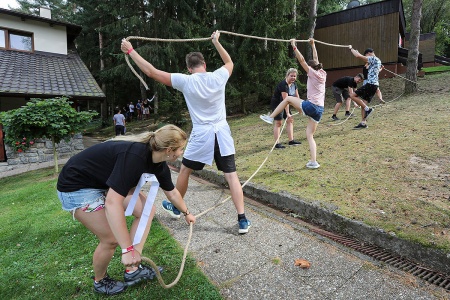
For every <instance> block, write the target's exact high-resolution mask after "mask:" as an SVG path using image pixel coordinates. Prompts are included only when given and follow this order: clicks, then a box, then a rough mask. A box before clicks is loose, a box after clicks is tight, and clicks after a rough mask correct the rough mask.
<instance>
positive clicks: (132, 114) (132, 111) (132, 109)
mask: <svg viewBox="0 0 450 300" xmlns="http://www.w3.org/2000/svg"><path fill="white" fill-rule="evenodd" d="M128 109H129V110H130V113H129V116H130V122H131V121H133V118H134V104H133V102H130V106H128Z"/></svg>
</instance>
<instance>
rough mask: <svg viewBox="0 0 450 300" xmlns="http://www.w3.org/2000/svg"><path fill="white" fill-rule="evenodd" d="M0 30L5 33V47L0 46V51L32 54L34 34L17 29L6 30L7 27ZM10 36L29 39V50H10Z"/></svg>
mask: <svg viewBox="0 0 450 300" xmlns="http://www.w3.org/2000/svg"><path fill="white" fill-rule="evenodd" d="M0 30H3V31H4V33H5V47H1V46H0V49H3V50H11V51H18V52H26V53H34V33H33V32H28V31H24V30H19V29H13V28H7V27H0ZM10 34H14V35H21V36H24V37H30V38H31V50H22V49H16V48H11V41H10Z"/></svg>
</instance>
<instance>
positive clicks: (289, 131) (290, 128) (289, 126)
mask: <svg viewBox="0 0 450 300" xmlns="http://www.w3.org/2000/svg"><path fill="white" fill-rule="evenodd" d="M286 122H287V124H286V131H287V135H288V139H289V141H292V140H293V139H294V119H292V118H289V119H287V120H286Z"/></svg>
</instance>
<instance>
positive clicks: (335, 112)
mask: <svg viewBox="0 0 450 300" xmlns="http://www.w3.org/2000/svg"><path fill="white" fill-rule="evenodd" d="M341 104H342V102H337V103H336V105H335V106H334V111H333V115H337V113H338V111H339V108H340V107H341Z"/></svg>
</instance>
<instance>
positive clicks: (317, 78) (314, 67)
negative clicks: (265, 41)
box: [260, 38, 327, 169]
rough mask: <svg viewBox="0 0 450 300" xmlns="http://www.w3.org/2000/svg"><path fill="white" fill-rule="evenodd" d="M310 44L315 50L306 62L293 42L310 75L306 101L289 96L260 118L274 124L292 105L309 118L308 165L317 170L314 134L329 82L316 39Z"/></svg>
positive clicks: (307, 136)
mask: <svg viewBox="0 0 450 300" xmlns="http://www.w3.org/2000/svg"><path fill="white" fill-rule="evenodd" d="M309 43H310V44H311V47H312V50H313V59H312V60H310V61H308V62H306V61H305V58H304V57H303V55H302V54H301V53H300V51H299V50H298V49H297V47H296V44H295V40H294V39H292V40H291V45H292V48H293V49H294V53H295V57H297V60H298V61H299V63H300V65H301V66H302V67H303V69H304V70H305V72H306V73H307V74H308V81H307V83H306V89H307V92H306V97H307V99H306V100H302V99H300V98H297V97H292V96H288V97H286V98H285V99H284V100H283V101H282V102H281V103H280V104H279V105H278V107H277V108H276V109H275V110H274V111H273V112H272V114H270V115H261V116H260V118H261V119H262V120H263V121H265V122H267V123H270V124H272V123H273V118H274V117H275V116H276V115H278V114H279V113H280V112H282V111H283V110H284V108H285V107H286V106H287V105H292V106H293V107H295V108H296V109H297V110H298V111H299V112H301V113H302V114H303V115H305V116H308V117H309V120H308V125H307V126H306V139H307V140H308V143H309V152H310V155H311V158H310V160H309V161H308V163H307V164H306V167H307V168H309V169H317V168H318V167H320V165H319V163H318V162H317V157H316V154H317V147H316V141H315V140H314V133H315V132H316V129H317V124H319V122H320V120H321V119H322V114H323V110H324V103H325V82H326V80H327V73H326V72H325V70H324V69H323V67H322V64H321V63H319V59H318V56H317V50H316V46H315V44H314V39H312V38H310V39H309Z"/></svg>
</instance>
